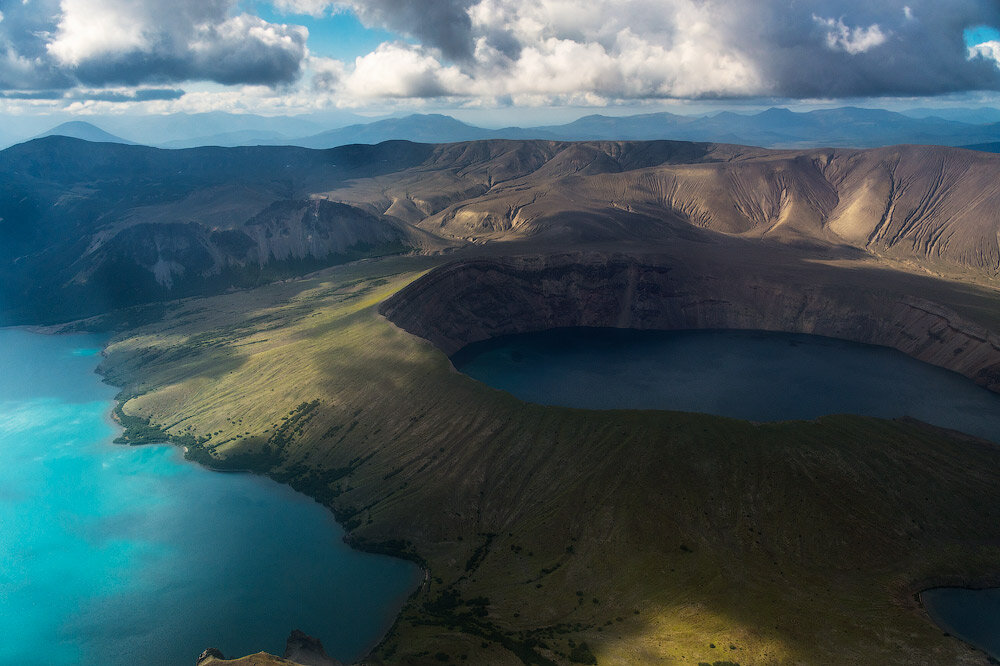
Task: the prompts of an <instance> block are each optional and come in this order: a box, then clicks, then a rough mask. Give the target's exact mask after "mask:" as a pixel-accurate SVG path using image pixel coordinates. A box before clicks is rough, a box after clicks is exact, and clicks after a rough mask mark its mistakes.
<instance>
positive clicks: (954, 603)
mask: <svg viewBox="0 0 1000 666" xmlns="http://www.w3.org/2000/svg"><path fill="white" fill-rule="evenodd" d="M920 600H921V601H922V602H923V604H924V607H925V608H926V609H927V613H928V614H929V615H930V616H931V617H932V618H933V619H934V621H935V622H937V623H938V625H939V626H940V627H941V628H942V629H944V630H945V631H947V632H949V633H951V634H952V635H954V636H958V637H959V638H961V639H962V640H964V641H965V642H966V643H969V644H970V645H975V646H976V647H977V648H979V649H980V650H982V651H983V652H985V653H986V654H988V655H990V656H991V657H993V658H994V659H998V660H1000V588H992V589H987V590H966V589H962V588H957V587H938V588H934V589H932V590H925V591H924V592H923V593H922V594H921V595H920Z"/></svg>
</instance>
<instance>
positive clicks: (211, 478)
mask: <svg viewBox="0 0 1000 666" xmlns="http://www.w3.org/2000/svg"><path fill="white" fill-rule="evenodd" d="M103 342H104V339H103V338H101V337H98V336H89V335H72V336H44V335H38V334H33V333H29V332H26V331H23V330H11V329H0V636H2V637H3V639H2V640H0V664H13V663H17V664H19V665H21V666H25V665H29V664H39V665H41V664H45V665H53V664H85V665H90V664H94V665H96V664H101V665H117V664H121V665H125V664H129V665H133V664H150V665H155V664H163V665H175V664H193V663H194V662H195V660H196V659H197V657H198V655H199V654H200V653H201V651H202V650H204V649H205V648H207V647H209V646H213V647H218V648H219V649H221V650H222V651H223V653H224V654H225V655H226V656H239V655H244V654H250V653H253V652H258V651H260V650H266V651H269V652H272V653H277V654H279V655H280V654H281V653H282V651H283V650H284V643H285V638H286V637H287V636H288V633H289V632H290V631H291V630H292V629H301V630H303V631H305V632H306V633H308V634H311V635H313V636H316V637H317V638H319V639H320V640H322V641H323V644H324V646H325V647H326V650H327V652H328V653H329V654H330V655H331V656H333V657H336V658H338V659H341V660H343V661H349V660H352V659H356V658H358V657H360V656H362V655H363V654H364V653H365V652H366V651H367V650H368V649H369V648H370V647H371V646H372V645H373V644H374V643H375V642H377V641H378V640H379V638H381V636H382V635H383V633H384V632H385V631H386V630H387V629H388V627H389V626H390V625H391V623H392V621H393V619H394V618H395V615H396V613H397V612H398V610H399V608H400V607H401V605H402V603H403V602H404V601H405V599H406V597H407V595H408V594H409V593H410V592H411V591H412V590H413V589H414V587H415V586H416V584H417V583H418V581H419V578H420V575H421V573H420V571H419V569H418V568H417V567H416V566H415V565H413V564H411V563H409V562H405V561H402V560H398V559H394V558H389V557H384V556H379V555H370V554H364V553H360V552H358V551H355V550H352V549H350V548H349V547H348V546H347V545H346V544H344V543H343V541H342V540H341V538H342V536H343V531H342V530H341V528H340V527H339V526H338V525H337V524H336V522H334V520H333V517H332V515H331V514H330V513H329V512H328V511H327V510H326V509H324V508H323V507H322V506H320V505H319V504H317V503H316V502H314V501H313V500H311V499H309V498H307V497H305V496H304V495H301V494H299V493H296V492H295V491H293V490H291V489H290V488H288V487H287V486H282V485H280V484H277V483H275V482H273V481H270V480H268V479H265V478H262V477H257V476H253V475H245V474H219V473H215V472H210V471H208V470H206V469H204V468H201V467H199V466H197V465H194V464H192V463H188V462H186V461H184V459H183V458H182V456H181V453H180V451H179V450H178V449H177V448H175V447H171V446H144V447H126V446H120V445H115V444H112V439H113V438H114V437H115V436H116V435H117V433H118V429H117V428H116V426H114V424H113V423H112V422H111V420H110V418H109V414H110V411H111V408H112V407H113V402H112V396H113V395H114V393H115V390H114V389H113V388H112V387H110V386H107V385H105V384H103V383H101V381H100V378H99V377H98V375H96V374H95V373H94V369H95V367H96V365H97V363H98V361H99V360H100V359H99V353H100V350H101V348H102V346H103Z"/></svg>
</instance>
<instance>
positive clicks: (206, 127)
mask: <svg viewBox="0 0 1000 666" xmlns="http://www.w3.org/2000/svg"><path fill="white" fill-rule="evenodd" d="M359 119H360V116H357V115H355V114H353V113H348V112H331V113H324V114H310V115H299V116H260V115H255V114H251V113H228V112H224V111H210V112H206V113H172V114H166V115H150V116H115V117H110V116H109V117H106V118H101V119H100V122H101V124H102V125H103V126H104V127H106V128H107V129H108V131H110V132H114V133H118V134H121V135H122V136H128V137H132V138H134V139H135V140H137V141H140V142H142V143H146V144H148V145H157V146H159V145H164V144H167V143H172V142H185V143H186V144H187V145H191V142H192V140H195V139H198V140H202V139H211V138H215V137H218V136H219V135H225V134H231V133H235V132H271V133H274V134H275V135H277V136H279V137H280V136H289V137H300V136H308V135H311V134H315V133H317V132H321V131H323V130H326V129H329V128H331V127H339V126H343V125H346V124H349V123H354V122H358V121H359ZM252 140H253V141H256V140H257V138H256V137H253V139H252Z"/></svg>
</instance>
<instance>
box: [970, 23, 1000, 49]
mask: <svg viewBox="0 0 1000 666" xmlns="http://www.w3.org/2000/svg"><path fill="white" fill-rule="evenodd" d="M963 35H964V37H965V45H966V46H975V45H976V44H982V43H983V42H996V41H1000V30H997V29H996V28H992V27H990V26H988V25H977V26H973V27H971V28H966V29H965V32H964V33H963Z"/></svg>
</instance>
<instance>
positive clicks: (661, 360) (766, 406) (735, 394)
mask: <svg viewBox="0 0 1000 666" xmlns="http://www.w3.org/2000/svg"><path fill="white" fill-rule="evenodd" d="M452 360H453V362H454V364H455V367H456V368H458V369H459V370H461V371H462V372H464V373H465V374H467V375H469V376H471V377H474V378H475V379H478V380H479V381H481V382H483V383H485V384H489V385H490V386H493V387H495V388H499V389H503V390H504V391H508V392H509V393H512V394H514V395H515V396H517V397H519V398H521V399H522V400H526V401H528V402H535V403H540V404H545V405H562V406H566V407H581V408H586V409H670V410H679V411H688V412H704V413H708V414H718V415H722V416H731V417H735V418H740V419H748V420H751V421H784V420H791V419H813V418H816V417H818V416H823V415H825V414H864V415H868V416H878V417H883V418H896V417H902V416H910V417H913V418H916V419H920V420H921V421H925V422H927V423H933V424H935V425H938V426H942V427H946V428H952V429H955V430H959V431H962V432H965V433H969V434H972V435H976V436H979V437H983V438H985V439H990V440H992V441H994V442H1000V395H997V394H995V393H991V392H990V391H987V390H986V389H984V388H981V387H979V386H977V385H976V384H974V383H973V382H972V381H970V380H969V379H966V378H965V377H962V376H961V375H958V374H956V373H954V372H950V371H948V370H944V369H942V368H938V367H935V366H932V365H928V364H926V363H921V362H920V361H917V360H915V359H912V358H910V357H908V356H906V355H905V354H903V353H901V352H898V351H896V350H893V349H886V348H884V347H873V346H870V345H861V344H856V343H852V342H846V341H843V340H835V339H832V338H823V337H818V336H811V335H797V334H789V333H770V332H764V331H632V330H617V329H599V328H572V329H556V330H550V331H543V332H539V333H526V334H523V335H513V336H507V337H502V338H496V339H493V340H487V341H484V342H479V343H476V344H473V345H469V346H468V347H466V348H464V349H462V350H460V351H459V352H458V353H457V354H456V355H455V356H454V357H453V359H452ZM997 567H998V569H1000V562H998V563H997ZM921 599H922V600H923V603H924V606H925V607H926V608H927V610H928V613H929V614H930V616H931V617H932V618H933V619H934V621H935V622H937V623H938V624H939V625H940V626H941V627H943V628H944V630H945V631H948V632H949V633H951V634H953V635H955V636H957V637H959V638H961V639H963V640H965V641H966V642H967V643H970V644H972V645H975V646H976V647H978V648H980V649H982V650H984V651H986V652H987V653H988V654H990V655H991V656H992V657H994V658H996V659H1000V589H990V590H965V589H958V588H938V589H934V590H928V591H926V592H924V593H923V594H922V595H921Z"/></svg>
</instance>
